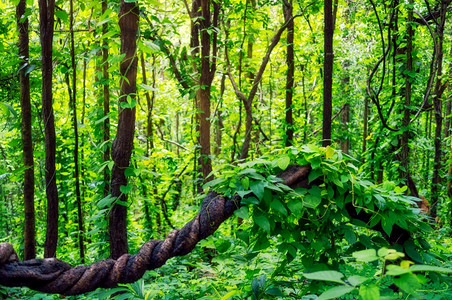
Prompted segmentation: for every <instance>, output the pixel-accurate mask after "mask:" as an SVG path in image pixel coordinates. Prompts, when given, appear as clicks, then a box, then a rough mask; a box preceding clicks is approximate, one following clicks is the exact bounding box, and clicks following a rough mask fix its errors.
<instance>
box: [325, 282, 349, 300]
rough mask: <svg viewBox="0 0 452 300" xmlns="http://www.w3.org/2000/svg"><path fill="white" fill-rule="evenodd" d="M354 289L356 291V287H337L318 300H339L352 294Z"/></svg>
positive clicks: (327, 291)
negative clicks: (338, 299)
mask: <svg viewBox="0 0 452 300" xmlns="http://www.w3.org/2000/svg"><path fill="white" fill-rule="evenodd" d="M354 289H355V288H354V287H352V286H348V285H341V286H335V287H333V288H331V289H329V290H326V291H325V292H323V293H322V294H321V295H320V296H319V298H317V299H318V300H326V299H337V298H339V297H340V296H342V295H345V294H348V293H350V292H351V291H353V290H354Z"/></svg>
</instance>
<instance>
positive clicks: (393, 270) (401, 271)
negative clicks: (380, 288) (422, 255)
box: [386, 265, 411, 276]
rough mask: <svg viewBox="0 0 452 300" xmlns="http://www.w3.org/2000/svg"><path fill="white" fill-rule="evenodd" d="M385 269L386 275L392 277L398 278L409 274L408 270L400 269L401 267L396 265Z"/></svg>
mask: <svg viewBox="0 0 452 300" xmlns="http://www.w3.org/2000/svg"><path fill="white" fill-rule="evenodd" d="M386 269H387V272H386V274H388V275H392V276H399V275H402V274H406V273H410V272H411V271H410V269H405V268H402V267H401V266H397V265H387V266H386Z"/></svg>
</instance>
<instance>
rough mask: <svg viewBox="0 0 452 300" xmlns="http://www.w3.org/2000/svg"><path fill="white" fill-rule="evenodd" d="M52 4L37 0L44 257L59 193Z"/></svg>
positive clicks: (54, 231)
mask: <svg viewBox="0 0 452 300" xmlns="http://www.w3.org/2000/svg"><path fill="white" fill-rule="evenodd" d="M54 11H55V0H39V16H40V38H41V56H42V117H43V120H44V133H45V149H46V163H45V169H46V173H45V180H46V195H47V230H46V240H45V246H44V257H55V256H56V247H57V241H58V189H57V185H56V169H55V151H56V134H55V117H54V115H53V107H52V97H53V96H52V73H53V66H52V45H53V24H54Z"/></svg>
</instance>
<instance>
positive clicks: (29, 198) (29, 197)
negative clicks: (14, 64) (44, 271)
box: [16, 0, 36, 260]
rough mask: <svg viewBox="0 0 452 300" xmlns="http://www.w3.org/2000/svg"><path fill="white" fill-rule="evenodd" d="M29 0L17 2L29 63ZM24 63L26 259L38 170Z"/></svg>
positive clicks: (32, 237) (31, 253)
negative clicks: (27, 8)
mask: <svg viewBox="0 0 452 300" xmlns="http://www.w3.org/2000/svg"><path fill="white" fill-rule="evenodd" d="M26 6H27V4H26V0H20V2H19V4H18V5H17V10H16V18H17V27H18V29H19V57H20V58H21V60H22V61H21V64H22V65H24V66H28V65H29V61H28V60H29V45H28V43H29V36H28V17H25V12H26ZM24 66H21V68H20V72H19V80H20V107H21V116H22V124H21V125H22V126H21V129H22V145H23V156H24V166H25V174H24V210H25V219H24V259H25V260H28V259H33V258H35V257H36V234H35V204H34V194H35V173H34V162H33V140H32V131H31V124H32V117H31V115H32V114H31V103H30V77H29V72H27V68H26V67H24Z"/></svg>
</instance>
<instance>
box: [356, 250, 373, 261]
mask: <svg viewBox="0 0 452 300" xmlns="http://www.w3.org/2000/svg"><path fill="white" fill-rule="evenodd" d="M352 256H353V257H354V258H355V259H356V260H357V261H362V262H371V261H375V260H378V256H377V251H375V249H366V250H361V251H356V252H353V254H352Z"/></svg>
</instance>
